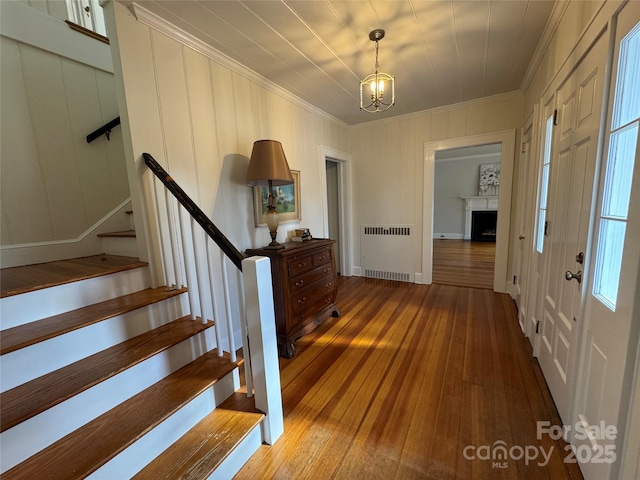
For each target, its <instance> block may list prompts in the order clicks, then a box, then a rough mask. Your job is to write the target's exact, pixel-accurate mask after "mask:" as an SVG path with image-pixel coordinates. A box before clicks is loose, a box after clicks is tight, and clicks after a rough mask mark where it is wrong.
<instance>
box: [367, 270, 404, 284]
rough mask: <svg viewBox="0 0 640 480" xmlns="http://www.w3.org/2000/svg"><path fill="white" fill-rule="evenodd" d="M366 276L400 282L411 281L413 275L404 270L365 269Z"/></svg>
mask: <svg viewBox="0 0 640 480" xmlns="http://www.w3.org/2000/svg"><path fill="white" fill-rule="evenodd" d="M364 276H365V277H368V278H381V279H383V280H396V281H398V282H410V281H411V275H409V274H408V273H402V272H383V271H382V270H369V269H368V268H366V269H365V270H364Z"/></svg>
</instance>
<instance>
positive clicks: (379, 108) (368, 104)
mask: <svg viewBox="0 0 640 480" xmlns="http://www.w3.org/2000/svg"><path fill="white" fill-rule="evenodd" d="M383 38H384V30H382V29H380V28H377V29H375V30H372V31H371V33H369V40H371V41H373V42H376V71H375V73H372V74H370V75H367V76H366V77H364V78H363V79H362V81H361V82H360V110H364V111H366V112H371V113H376V112H384V111H385V110H388V109H389V108H391V107H392V106H393V104H394V103H395V102H396V80H395V78H394V77H393V75H389V74H388V73H383V72H379V71H378V68H379V67H380V62H379V61H378V42H379V41H380V40H382V39H383ZM385 92H387V101H386V102H385V96H384V95H385ZM389 92H390V93H389Z"/></svg>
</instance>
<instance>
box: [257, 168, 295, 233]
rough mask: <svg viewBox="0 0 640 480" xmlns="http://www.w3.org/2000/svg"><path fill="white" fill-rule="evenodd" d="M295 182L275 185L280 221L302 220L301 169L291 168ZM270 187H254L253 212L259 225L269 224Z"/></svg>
mask: <svg viewBox="0 0 640 480" xmlns="http://www.w3.org/2000/svg"><path fill="white" fill-rule="evenodd" d="M291 175H292V176H293V183H292V184H290V185H283V186H279V187H273V190H274V193H275V195H276V212H277V213H278V216H279V217H280V223H293V222H299V221H300V220H301V215H300V212H301V209H300V200H301V197H300V171H299V170H291ZM268 199H269V188H268V187H253V213H254V217H255V218H254V220H255V225H256V228H257V227H266V226H267V202H268Z"/></svg>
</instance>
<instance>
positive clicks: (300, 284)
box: [296, 280, 304, 287]
mask: <svg viewBox="0 0 640 480" xmlns="http://www.w3.org/2000/svg"><path fill="white" fill-rule="evenodd" d="M302 285H304V280H298V281H297V282H296V287H301V286H302Z"/></svg>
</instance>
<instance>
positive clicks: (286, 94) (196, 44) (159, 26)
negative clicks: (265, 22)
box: [132, 2, 350, 128]
mask: <svg viewBox="0 0 640 480" xmlns="http://www.w3.org/2000/svg"><path fill="white" fill-rule="evenodd" d="M132 8H133V13H134V15H135V17H136V19H137V20H138V21H139V22H140V23H142V24H144V25H146V26H148V27H150V28H153V29H154V30H157V31H158V32H160V33H163V34H164V35H166V36H168V37H169V38H172V39H173V40H175V41H177V42H179V43H181V44H182V45H185V46H187V47H189V48H191V49H193V50H195V51H196V52H198V53H200V54H201V55H204V56H205V57H207V58H208V59H210V60H213V61H214V62H216V63H219V64H220V65H222V66H224V67H227V68H228V69H230V70H232V71H233V72H235V73H237V74H238V75H241V76H243V77H245V78H246V79H248V80H250V81H252V82H254V83H256V84H257V85H259V86H261V87H263V88H265V89H266V90H269V91H270V92H272V93H275V94H276V95H278V96H280V97H282V98H284V99H285V100H288V101H290V102H291V103H294V104H295V105H297V106H299V107H300V108H303V109H305V110H307V111H309V112H311V113H313V114H315V115H318V116H319V117H322V118H324V119H326V120H328V121H331V122H334V123H337V124H339V125H340V126H342V127H344V128H349V127H350V125H349V124H347V123H346V122H344V121H342V120H340V119H339V118H336V117H334V116H333V115H330V114H328V113H327V112H325V111H324V110H320V109H319V108H318V107H315V106H314V105H311V104H310V103H308V102H306V101H305V100H303V99H301V98H300V97H298V96H296V95H294V94H293V93H291V92H290V91H288V90H286V89H284V88H282V87H280V86H279V85H277V84H275V83H274V82H272V81H271V80H268V79H266V78H265V77H263V76H262V75H260V74H259V73H257V72H255V71H253V70H251V69H250V68H248V67H246V66H244V65H243V64H241V63H240V62H238V61H237V60H234V59H232V58H231V57H229V56H228V55H225V54H224V53H222V52H220V51H218V50H216V49H215V48H213V47H212V46H211V45H209V44H208V43H206V42H204V41H202V40H200V39H199V38H197V37H195V36H194V35H192V34H190V33H189V32H186V31H185V30H183V29H181V28H179V27H177V26H176V25H174V24H172V23H171V22H169V21H168V20H166V19H164V18H162V17H161V16H159V15H157V14H155V13H153V12H151V11H150V10H148V9H146V8H145V7H143V6H142V5H140V4H138V3H136V2H133V3H132Z"/></svg>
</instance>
